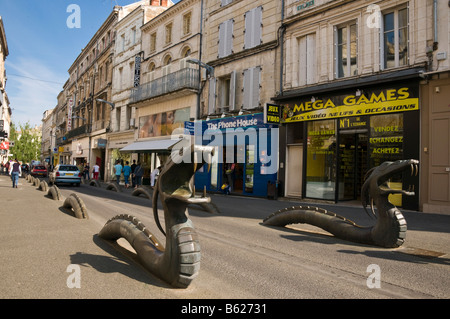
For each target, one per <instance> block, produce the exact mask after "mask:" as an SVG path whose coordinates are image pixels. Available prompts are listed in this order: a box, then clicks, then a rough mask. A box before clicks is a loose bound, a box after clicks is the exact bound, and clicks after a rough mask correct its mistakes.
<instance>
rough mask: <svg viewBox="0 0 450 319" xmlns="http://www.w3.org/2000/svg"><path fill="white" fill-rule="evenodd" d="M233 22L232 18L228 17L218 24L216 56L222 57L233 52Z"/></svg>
mask: <svg viewBox="0 0 450 319" xmlns="http://www.w3.org/2000/svg"><path fill="white" fill-rule="evenodd" d="M233 24H234V20H233V19H230V20H227V21H225V22H222V23H221V24H220V25H219V54H218V58H223V57H226V56H228V55H230V54H232V53H233Z"/></svg>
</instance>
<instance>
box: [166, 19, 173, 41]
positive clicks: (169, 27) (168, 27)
mask: <svg viewBox="0 0 450 319" xmlns="http://www.w3.org/2000/svg"><path fill="white" fill-rule="evenodd" d="M165 43H166V45H167V44H170V43H172V23H169V24H167V25H166V42H165Z"/></svg>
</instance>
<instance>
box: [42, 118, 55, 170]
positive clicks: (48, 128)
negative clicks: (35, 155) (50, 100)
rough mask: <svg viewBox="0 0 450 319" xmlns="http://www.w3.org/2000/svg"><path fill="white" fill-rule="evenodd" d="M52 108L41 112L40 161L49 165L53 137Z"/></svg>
mask: <svg viewBox="0 0 450 319" xmlns="http://www.w3.org/2000/svg"><path fill="white" fill-rule="evenodd" d="M53 110H54V109H50V110H46V111H44V113H43V114H42V133H41V134H42V139H41V158H40V161H41V163H44V162H45V163H47V164H48V165H50V164H51V163H53V162H52V156H53V153H54V150H53V141H54V139H55V137H54V136H52V133H53Z"/></svg>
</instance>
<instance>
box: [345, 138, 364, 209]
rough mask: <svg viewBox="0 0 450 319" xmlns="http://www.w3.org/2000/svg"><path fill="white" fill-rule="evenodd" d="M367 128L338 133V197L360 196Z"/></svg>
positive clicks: (348, 198)
mask: <svg viewBox="0 0 450 319" xmlns="http://www.w3.org/2000/svg"><path fill="white" fill-rule="evenodd" d="M367 144H368V132H367V130H345V131H340V133H339V154H338V181H339V184H338V194H339V196H338V199H339V200H355V199H359V198H360V197H361V187H362V185H363V183H364V175H365V173H366V172H367Z"/></svg>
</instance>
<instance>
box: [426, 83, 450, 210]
mask: <svg viewBox="0 0 450 319" xmlns="http://www.w3.org/2000/svg"><path fill="white" fill-rule="evenodd" d="M429 90H430V91H429V95H430V171H429V188H428V190H429V194H428V196H429V201H430V203H431V204H434V205H440V206H450V102H449V101H450V84H449V82H448V80H438V81H434V82H433V83H432V84H430V88H429Z"/></svg>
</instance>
